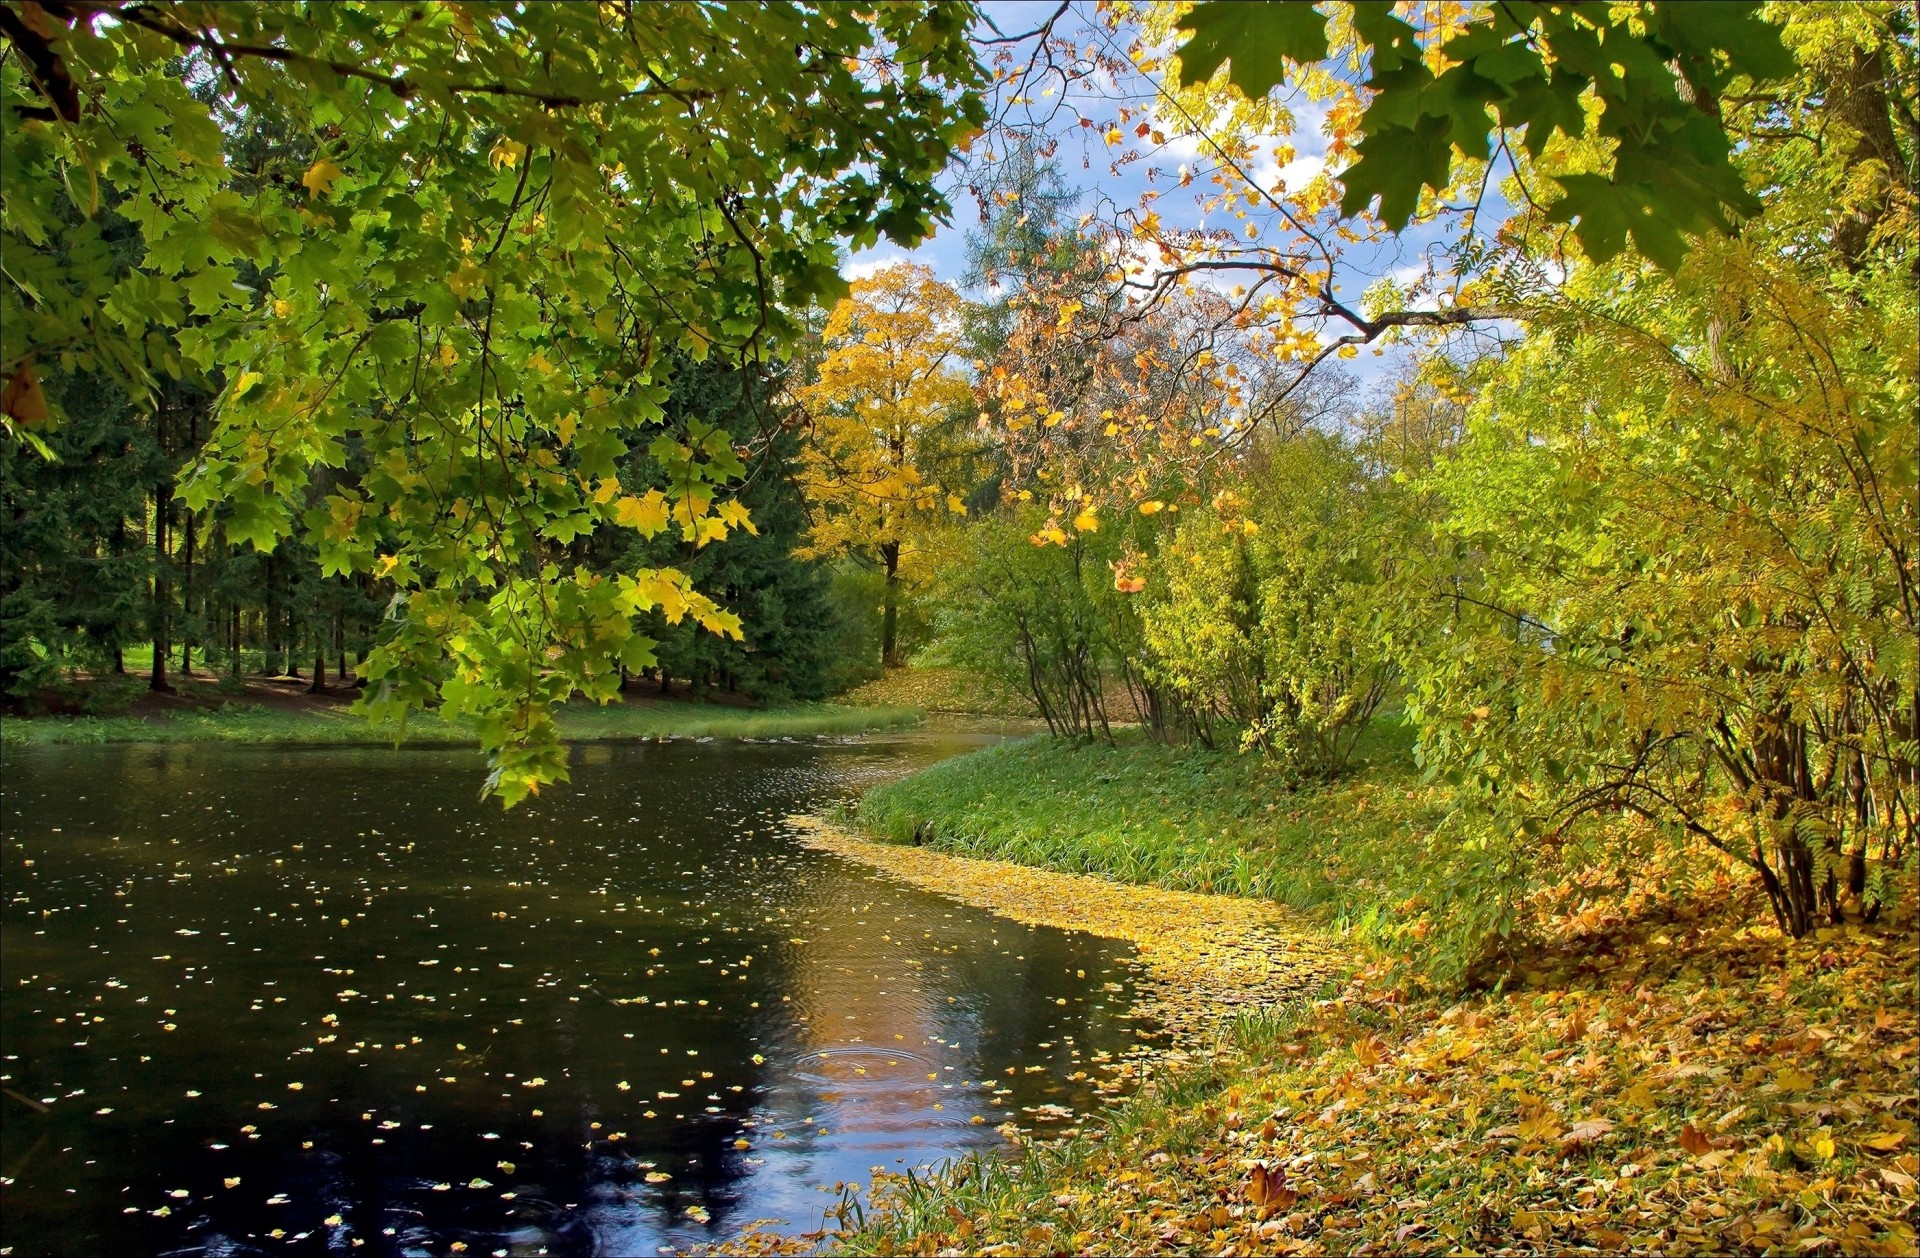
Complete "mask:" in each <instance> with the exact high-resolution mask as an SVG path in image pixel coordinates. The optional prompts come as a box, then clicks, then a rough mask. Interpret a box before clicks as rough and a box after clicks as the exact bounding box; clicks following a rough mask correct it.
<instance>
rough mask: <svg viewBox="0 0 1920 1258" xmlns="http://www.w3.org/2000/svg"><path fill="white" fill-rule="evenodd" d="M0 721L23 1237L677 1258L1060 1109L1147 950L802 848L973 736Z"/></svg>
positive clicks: (1114, 1051)
mask: <svg viewBox="0 0 1920 1258" xmlns="http://www.w3.org/2000/svg"><path fill="white" fill-rule="evenodd" d="M987 740H988V737H987V736H983V735H970V734H960V733H939V732H929V733H914V734H904V735H889V736H882V737H875V738H868V739H848V740H834V741H826V740H818V741H816V740H809V741H806V742H803V743H788V742H781V743H772V744H768V743H744V742H733V741H717V742H713V743H707V744H694V743H686V742H681V743H674V744H667V745H639V744H622V745H614V744H585V745H581V746H577V747H575V748H574V753H573V782H572V784H571V786H570V787H567V788H565V789H563V790H559V791H557V792H553V793H551V794H549V796H547V797H546V798H543V799H539V800H533V801H529V802H528V803H527V804H525V805H523V806H521V807H519V808H516V809H514V810H513V811H511V812H508V813H504V814H503V813H502V811H501V810H500V808H499V806H498V805H497V804H493V803H485V802H482V801H480V800H479V799H478V798H477V797H476V791H477V788H478V786H479V783H480V780H481V777H482V769H481V765H480V760H479V757H478V754H477V753H473V752H467V751H451V750H401V751H394V750H388V749H383V748H249V747H228V746H217V745H201V746H161V745H136V746H114V747H64V748H32V749H21V750H14V749H9V750H8V751H7V752H6V754H5V759H4V764H3V765H0V768H4V772H5V783H4V859H5V871H6V877H5V884H4V885H5V906H4V916H3V917H0V923H3V924H0V945H3V947H4V961H3V963H0V981H3V982H4V998H3V999H0V1015H3V1017H4V1024H3V1027H0V1030H3V1031H4V1039H3V1040H0V1056H4V1062H0V1085H4V1088H5V1095H4V1098H0V1107H4V1115H5V1122H4V1126H0V1253H10V1254H13V1255H29V1254H35V1255H37V1254H56V1253H58V1254H74V1253H114V1254H131V1253H152V1254H167V1253H181V1254H185V1253H206V1254H246V1253H278V1252H284V1251H291V1252H299V1253H321V1252H327V1253H339V1254H346V1253H364V1254H377V1253H400V1254H435V1255H438V1254H448V1253H467V1254H495V1253H497V1254H539V1253H554V1254H651V1253H655V1252H658V1251H659V1250H661V1249H662V1248H663V1247H685V1246H689V1245H696V1244H701V1243H706V1242H713V1241H718V1240H724V1239H725V1238H726V1237H727V1236H729V1235H733V1234H736V1233H737V1232H738V1230H739V1229H740V1228H741V1227H742V1226H744V1225H746V1224H748V1223H749V1222H751V1221H754V1220H760V1219H781V1220H784V1221H785V1228H786V1230H790V1231H805V1230H810V1229H812V1228H816V1227H819V1226H820V1225H821V1222H822V1218H823V1212H824V1211H826V1210H827V1209H829V1208H831V1207H833V1206H834V1205H835V1204H836V1203H837V1202H839V1201H840V1200H841V1193H842V1191H843V1190H845V1191H853V1189H851V1188H850V1187H849V1186H852V1185H865V1184H867V1183H869V1182H870V1180H871V1177H872V1175H873V1172H874V1171H875V1170H876V1169H879V1170H889V1171H901V1170H905V1169H907V1168H909V1167H917V1166H923V1165H927V1164H929V1163H934V1162H938V1161H940V1160H942V1159H944V1158H947V1157H951V1156H953V1155H955V1154H959V1153H964V1152H965V1151H967V1150H969V1149H972V1148H978V1147H985V1146H990V1145H993V1144H996V1143H998V1142H999V1141H1000V1139H1001V1137H1000V1136H998V1135H997V1134H996V1132H995V1127H996V1126H997V1125H999V1124H1001V1123H1003V1122H1007V1121H1014V1122H1017V1123H1018V1124H1019V1125H1021V1126H1023V1127H1035V1128H1037V1129H1040V1130H1047V1129H1049V1128H1052V1129H1058V1128H1059V1127H1061V1126H1063V1125H1068V1124H1070V1123H1071V1122H1072V1117H1071V1112H1073V1111H1079V1110H1082V1109H1084V1108H1086V1107H1088V1106H1090V1105H1092V1104H1093V1103H1094V1102H1095V1100H1096V1098H1097V1093H1096V1091H1095V1087H1096V1084H1097V1083H1099V1082H1100V1081H1101V1080H1103V1079H1105V1078H1106V1077H1107V1075H1105V1074H1103V1070H1110V1069H1111V1068H1112V1066H1113V1063H1114V1062H1115V1061H1116V1060H1117V1059H1118V1057H1119V1056H1120V1054H1122V1053H1123V1052H1125V1051H1126V1049H1127V1048H1128V1047H1129V1046H1131V1045H1133V1044H1135V1043H1137V1042H1138V1041H1137V1040H1136V1038H1135V1031H1134V1027H1133V1024H1132V1023H1130V1022H1129V1021H1128V1020H1127V1018H1126V1016H1125V1011H1126V1008H1127V1006H1128V1004H1129V1003H1130V999H1131V990H1130V987H1129V980H1128V977H1127V974H1128V970H1127V967H1126V958H1127V955H1128V951H1127V949H1126V947H1125V946H1124V945H1121V944H1116V943H1112V942H1110V941H1106V940H1100V939H1095V938H1091V937H1088V936H1080V935H1074V934H1070V933H1065V932H1060V931H1054V930H1047V929H1038V928H1030V927H1026V926H1021V925H1017V924H1015V923H1012V922H1009V921H1007V920H1005V919H1003V918H998V917H994V916H992V915H991V914H988V913H985V912H983V911H980V910H977V909H972V908H967V907H965V906H962V905H959V904H955V903H953V902H951V901H948V900H944V899H941V898H940V897H937V896H933V895H930V894H927V893H924V892H920V891H917V890H914V889H911V888H908V887H906V886H903V885H901V884H899V883H896V882H893V881H890V880H888V879H886V878H884V877H882V876H880V875H877V874H874V873H871V872H869V871H867V870H864V869H862V868H859V867H856V866H854V865H852V864H850V863H848V862H845V861H843V860H841V859H839V858H837V857H833V856H829V855H825V854H821V853H815V852H812V851H809V850H807V849H805V848H802V847H800V846H799V845H798V844H797V843H796V842H795V841H794V840H793V838H792V837H791V836H790V835H789V834H787V833H786V832H785V830H784V828H783V825H782V818H784V817H786V816H788V815H790V814H792V813H794V812H798V811H806V810H813V809H818V808H819V807H821V806H823V805H825V804H828V803H830V802H832V801H834V800H836V799H842V798H846V797H847V796H849V795H851V794H854V793H857V792H858V791H859V790H861V789H863V788H864V787H866V786H868V785H871V784H872V783H874V782H876V781H879V780H882V779H884V778H887V777H891V776H894V775H898V774H901V773H904V772H908V771H910V770H912V769H915V768H918V767H921V766H923V765H925V764H928V763H931V762H933V761H934V760H937V759H939V758H941V757H944V756H948V755H953V754H956V753H958V752H961V751H965V750H969V749H971V748H972V747H974V746H978V745H980V744H981V743H982V742H983V741H987Z"/></svg>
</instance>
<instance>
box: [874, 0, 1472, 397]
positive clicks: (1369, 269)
mask: <svg viewBox="0 0 1920 1258" xmlns="http://www.w3.org/2000/svg"><path fill="white" fill-rule="evenodd" d="M1056 8H1057V3H1056V2H1055V0H990V2H989V3H987V4H985V5H984V6H983V9H984V12H985V14H986V15H987V16H988V17H990V18H991V19H992V20H993V22H994V24H995V25H997V26H998V28H999V30H1000V31H1001V32H1004V33H1005V34H1008V35H1012V34H1016V33H1022V32H1026V31H1030V30H1033V29H1034V28H1035V27H1037V26H1038V25H1040V24H1041V23H1042V22H1044V21H1046V20H1047V18H1048V17H1049V16H1051V15H1052V14H1053V12H1054V11H1055V9H1056ZM1056 31H1057V32H1058V33H1060V34H1066V35H1073V36H1074V37H1075V38H1076V39H1077V40H1078V41H1079V42H1081V43H1082V44H1085V43H1086V42H1088V41H1089V40H1098V39H1101V38H1103V36H1104V37H1106V38H1111V36H1108V35H1105V28H1104V25H1103V24H1102V23H1100V21H1099V20H1098V19H1097V18H1096V16H1095V15H1094V12H1093V5H1092V4H1091V3H1090V0H1076V2H1075V3H1074V4H1073V5H1072V6H1071V8H1070V10H1069V12H1068V14H1067V15H1066V16H1065V17H1063V18H1061V19H1060V21H1059V23H1058V24H1057V26H1056ZM976 33H977V34H978V35H981V36H987V35H991V34H993V31H992V30H991V29H989V28H988V27H987V25H986V24H985V23H984V22H983V23H981V24H980V25H979V26H978V27H977V28H976ZM1031 47H1032V45H1031V44H1028V45H1026V46H1025V48H1026V49H1028V50H1030V49H1031ZM1109 47H1110V48H1111V50H1113V51H1118V50H1119V47H1120V46H1119V45H1118V44H1117V43H1116V44H1112V45H1110V46H1109ZM1282 90H1283V92H1284V91H1285V89H1282ZM1056 99H1060V98H1056ZM1134 100H1135V98H1133V97H1128V98H1127V99H1122V96H1121V94H1120V90H1119V85H1116V84H1114V82H1113V81H1112V80H1111V79H1104V78H1102V79H1100V80H1097V81H1091V82H1089V83H1087V84H1083V85H1081V86H1080V87H1078V88H1076V89H1074V90H1071V91H1069V92H1068V93H1067V94H1066V96H1065V97H1064V104H1066V105H1067V106H1068V108H1066V109H1063V110H1061V111H1060V112H1059V113H1058V115H1057V116H1056V118H1055V121H1054V125H1053V126H1052V127H1051V128H1050V132H1051V133H1052V134H1054V135H1056V136H1058V137H1059V138H1060V140H1061V145H1060V150H1059V153H1058V155H1057V157H1056V161H1057V163H1058V165H1059V167H1060V170H1061V173H1062V175H1063V176H1064V178H1065V181H1066V183H1067V184H1068V186H1070V187H1072V188H1075V189H1077V190H1079V191H1080V192H1081V193H1082V194H1083V196H1082V202H1081V206H1080V208H1081V209H1082V210H1083V211H1085V210H1089V209H1097V208H1100V207H1103V206H1104V207H1106V208H1107V209H1108V210H1109V211H1111V210H1112V209H1115V208H1126V207H1130V206H1133V205H1136V204H1137V203H1138V202H1139V199H1140V196H1141V194H1142V193H1144V192H1147V191H1149V190H1150V189H1155V188H1157V189H1158V190H1159V191H1160V192H1161V194H1162V195H1161V196H1160V198H1159V199H1158V200H1157V201H1156V202H1155V204H1154V207H1153V208H1154V209H1155V210H1156V211H1158V213H1159V214H1160V216H1161V218H1162V220H1163V221H1164V222H1166V223H1167V224H1169V225H1172V226H1176V227H1200V226H1205V225H1206V221H1205V217H1204V215H1203V212H1202V209H1201V207H1200V205H1199V203H1198V202H1199V196H1198V194H1199V193H1200V192H1201V190H1202V189H1203V188H1204V187H1205V186H1206V185H1205V181H1204V179H1202V180H1199V181H1197V182H1196V183H1195V185H1194V187H1192V188H1190V189H1186V190H1184V191H1183V190H1178V189H1175V188H1173V187H1171V183H1172V180H1171V179H1170V178H1168V176H1171V175H1172V174H1173V173H1174V172H1175V171H1176V169H1177V168H1178V167H1179V166H1180V165H1181V164H1182V163H1183V162H1184V163H1189V164H1192V165H1193V166H1195V167H1196V169H1204V166H1205V162H1206V155H1205V154H1203V153H1202V152H1201V148H1200V144H1199V142H1197V141H1195V140H1193V139H1190V138H1187V137H1181V136H1177V135H1176V136H1171V137H1170V138H1169V141H1168V143H1167V144H1166V145H1164V146H1162V147H1161V148H1160V149H1159V150H1157V151H1156V152H1154V153H1153V154H1152V156H1151V157H1150V159H1149V160H1146V161H1141V162H1138V163H1135V164H1132V165H1123V166H1121V167H1120V168H1119V169H1117V170H1116V169H1115V168H1114V166H1113V152H1112V151H1110V150H1109V149H1108V147H1107V145H1106V144H1105V143H1103V142H1102V140H1101V138H1100V127H1102V126H1104V125H1105V122H1106V121H1107V120H1108V119H1110V118H1112V117H1113V116H1114V114H1115V112H1116V110H1117V109H1118V108H1119V106H1120V105H1122V104H1126V103H1134ZM1051 103H1052V101H1049V102H1048V104H1049V105H1050V104H1051ZM1287 103H1288V105H1289V108H1290V109H1291V110H1292V112H1293V114H1294V117H1295V129H1294V132H1293V134H1292V135H1290V136H1288V137H1286V141H1287V142H1288V143H1289V144H1290V145H1291V147H1292V149H1293V151H1294V152H1293V158H1292V160H1291V161H1290V162H1289V163H1288V164H1287V165H1286V166H1285V167H1282V166H1281V164H1280V163H1279V162H1278V161H1277V160H1276V159H1275V157H1274V156H1273V155H1272V154H1271V153H1266V154H1263V155H1262V156H1261V157H1259V158H1258V159H1256V160H1255V162H1254V163H1253V166H1252V169H1251V171H1250V172H1249V173H1251V174H1252V175H1253V176H1254V177H1255V178H1256V179H1257V180H1258V181H1259V182H1261V183H1262V185H1263V186H1271V182H1272V181H1273V180H1274V179H1275V178H1284V179H1285V180H1286V183H1287V185H1288V186H1289V187H1295V188H1297V187H1300V186H1302V185H1303V184H1304V183H1305V182H1306V181H1307V180H1309V179H1311V178H1312V177H1313V176H1314V175H1315V174H1317V173H1318V172H1319V171H1320V170H1321V169H1322V168H1323V166H1324V164H1325V161H1324V154H1325V136H1324V135H1323V134H1322V131H1321V126H1320V123H1321V120H1322V118H1323V117H1324V112H1323V109H1322V107H1320V106H1318V105H1316V104H1315V103H1313V102H1309V101H1307V100H1306V99H1305V97H1304V95H1302V94H1297V93H1296V94H1295V95H1294V96H1293V97H1292V98H1290V99H1288V101H1287ZM1081 116H1085V117H1089V118H1091V119H1093V120H1094V121H1095V122H1096V124H1097V125H1096V126H1095V127H1094V128H1092V129H1086V128H1083V127H1082V126H1080V125H1079V122H1078V118H1079V117H1081ZM1124 147H1125V146H1122V148H1124ZM1155 167H1157V168H1158V170H1159V172H1160V176H1161V177H1160V178H1159V180H1158V182H1157V183H1155V182H1153V181H1150V179H1149V174H1148V172H1149V168H1155ZM948 184H949V194H950V200H951V201H952V202H953V206H954V212H953V216H952V221H951V222H950V223H949V224H947V225H945V226H942V227H940V228H939V229H938V230H937V231H936V232H935V233H934V235H933V237H932V238H931V239H930V240H928V241H926V242H924V243H922V244H921V245H919V246H918V247H916V248H914V249H910V250H909V249H903V248H901V247H899V246H897V245H892V244H888V243H882V244H881V245H879V246H877V247H875V248H872V249H865V250H861V251H859V252H858V253H855V254H853V255H852V256H851V257H849V258H848V260H847V262H846V264H845V265H844V266H843V267H842V271H843V273H844V274H846V275H848V276H849V277H852V278H859V277H861V276H864V275H868V274H871V273H872V272H873V271H875V270H878V269H879V268H880V267H882V266H885V265H887V264H889V263H892V262H898V261H902V260H908V259H910V260H912V261H914V262H918V263H921V264H923V265H925V266H928V267H931V268H932V269H933V271H934V273H935V275H937V276H938V277H939V278H940V279H942V280H945V281H946V282H948V283H951V284H955V285H956V286H957V285H959V283H960V281H961V277H962V274H963V272H964V271H965V269H966V244H965V241H966V234H967V231H968V230H969V229H970V228H973V227H974V226H976V225H977V222H978V218H977V214H976V211H975V207H974V204H973V199H972V197H971V196H970V195H969V194H968V193H967V191H966V189H965V186H964V184H965V172H964V171H962V170H959V169H956V170H954V171H953V172H951V173H950V175H949V177H948ZM1494 202H1497V197H1490V203H1489V205H1488V206H1487V207H1486V208H1487V211H1488V212H1487V213H1486V214H1485V215H1483V218H1484V220H1485V221H1486V222H1488V223H1494V222H1497V221H1498V220H1499V218H1500V217H1502V214H1501V213H1500V211H1501V210H1502V209H1503V208H1504V207H1503V205H1501V204H1496V203H1494ZM1216 221H1218V220H1216ZM1450 237H1451V233H1450V232H1449V231H1448V230H1447V229H1445V228H1443V227H1440V226H1436V225H1433V224H1426V225H1415V226H1414V227H1412V228H1410V229H1409V230H1408V231H1407V232H1404V233H1401V234H1398V235H1390V236H1387V237H1385V238H1383V239H1381V240H1379V241H1377V242H1373V243H1368V244H1360V245H1352V246H1349V247H1348V250H1347V252H1346V253H1345V254H1344V255H1343V256H1342V259H1341V263H1340V266H1339V269H1338V270H1337V272H1336V277H1335V290H1336V293H1337V294H1338V295H1339V297H1340V298H1341V299H1342V300H1345V301H1348V302H1352V303H1355V304H1357V303H1358V302H1359V299H1360V296H1361V294H1362V293H1363V292H1365V290H1366V289H1367V288H1368V287H1369V286H1370V285H1371V284H1372V283H1373V282H1374V281H1375V280H1377V279H1379V278H1381V277H1383V276H1384V277H1390V278H1393V279H1396V280H1398V281H1400V282H1402V283H1405V282H1409V281H1410V280H1411V279H1412V278H1413V277H1415V276H1417V275H1419V274H1420V273H1421V272H1422V271H1423V270H1425V269H1426V267H1427V265H1428V263H1429V262H1430V261H1433V262H1436V263H1438V266H1437V269H1439V270H1442V271H1444V269H1445V266H1444V258H1443V257H1441V255H1440V253H1439V250H1441V249H1442V248H1443V247H1444V246H1445V245H1446V244H1447V243H1448V241H1449V239H1450ZM1341 330H1342V331H1344V330H1345V329H1344V328H1342V329H1341ZM1397 358H1398V355H1397V353H1396V352H1395V351H1392V350H1389V351H1388V352H1387V354H1386V355H1384V356H1375V355H1373V354H1370V353H1365V352H1363V353H1362V355H1361V356H1360V358H1358V359H1356V360H1351V361H1348V362H1346V363H1344V364H1343V366H1345V367H1346V368H1347V370H1349V371H1350V372H1351V373H1352V374H1354V375H1355V376H1356V377H1358V378H1359V379H1360V381H1361V382H1362V383H1363V384H1366V383H1370V382H1371V381H1372V380H1374V379H1377V378H1378V377H1379V376H1380V375H1381V374H1382V373H1383V372H1384V370H1385V369H1386V368H1387V367H1388V366H1390V365H1391V364H1392V363H1394V362H1395V361H1396V360H1397Z"/></svg>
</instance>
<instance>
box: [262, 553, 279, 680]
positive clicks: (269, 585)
mask: <svg viewBox="0 0 1920 1258" xmlns="http://www.w3.org/2000/svg"><path fill="white" fill-rule="evenodd" d="M276 566H277V564H276V563H275V556H273V555H268V556H267V562H266V580H265V581H264V582H262V583H261V584H262V588H263V589H264V590H265V592H266V606H265V608H264V609H263V610H262V611H261V613H260V647H261V651H260V671H261V673H262V674H264V675H265V676H268V677H278V676H279V675H280V586H279V583H278V582H277V581H276V580H275V576H276V574H275V572H274V568H275V567H276Z"/></svg>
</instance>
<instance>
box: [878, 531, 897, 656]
mask: <svg viewBox="0 0 1920 1258" xmlns="http://www.w3.org/2000/svg"><path fill="white" fill-rule="evenodd" d="M880 560H881V562H882V563H884V564H885V565H886V569H887V584H886V591H885V595H884V597H883V598H882V599H881V601H880V664H881V666H882V667H884V668H896V667H898V666H899V664H900V543H899V542H882V543H880Z"/></svg>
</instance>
